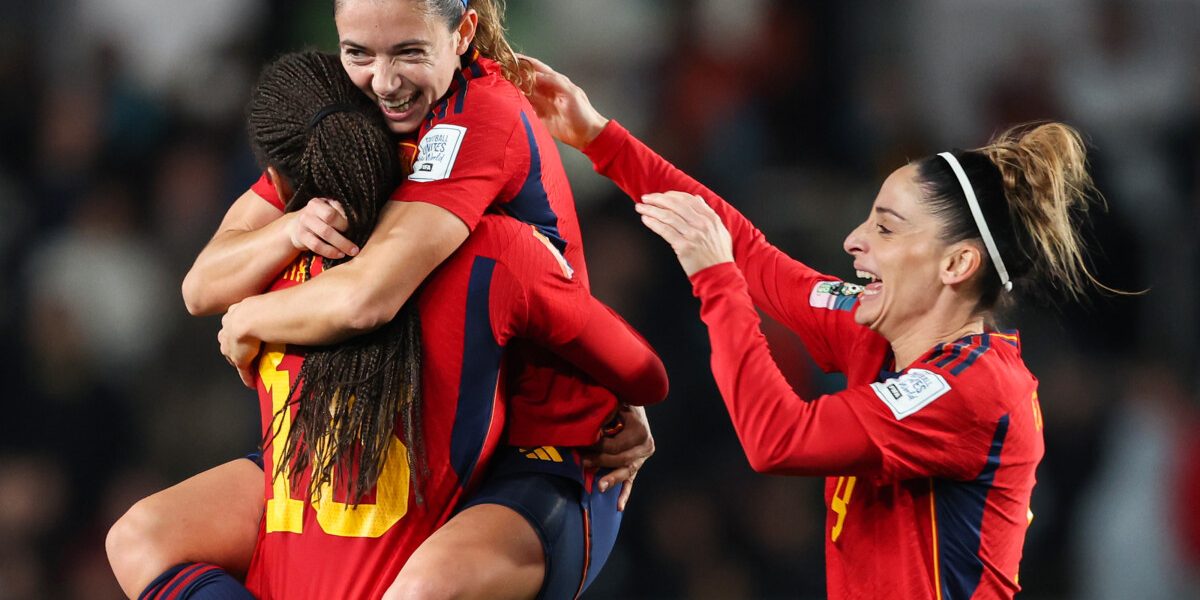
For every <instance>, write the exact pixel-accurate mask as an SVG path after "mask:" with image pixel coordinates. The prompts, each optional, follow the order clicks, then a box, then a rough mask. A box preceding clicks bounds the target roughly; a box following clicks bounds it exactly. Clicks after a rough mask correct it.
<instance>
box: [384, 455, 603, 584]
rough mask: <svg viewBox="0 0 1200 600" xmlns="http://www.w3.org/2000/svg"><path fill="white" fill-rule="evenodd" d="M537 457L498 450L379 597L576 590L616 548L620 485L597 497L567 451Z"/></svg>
mask: <svg viewBox="0 0 1200 600" xmlns="http://www.w3.org/2000/svg"><path fill="white" fill-rule="evenodd" d="M546 450H548V449H546V448H543V449H537V450H534V451H530V450H529V449H525V450H517V449H515V448H507V449H503V450H501V451H500V454H499V455H498V456H497V458H496V459H495V461H494V464H493V465H492V467H491V471H490V473H489V477H488V480H487V481H485V482H484V483H483V485H482V486H481V487H480V489H479V491H478V492H477V493H476V494H475V495H474V496H473V497H472V498H470V499H469V500H468V501H467V502H466V506H467V508H465V509H464V510H463V511H462V512H460V513H459V514H457V515H456V516H455V517H454V518H453V519H451V520H450V522H448V523H447V524H446V525H444V526H443V527H442V528H441V529H439V530H438V531H437V532H436V533H434V534H433V535H432V536H430V538H429V539H428V540H426V541H425V543H424V544H422V545H421V547H420V548H419V549H417V551H416V552H415V553H414V554H413V556H412V558H410V559H409V561H408V563H407V564H406V565H405V566H404V568H403V569H402V570H401V571H400V574H399V575H398V576H397V578H396V580H395V582H394V583H393V584H392V587H391V588H389V590H388V593H387V594H385V595H384V598H385V600H400V599H405V600H411V599H415V598H421V599H437V600H442V599H447V600H448V599H471V598H512V599H523V600H528V599H532V598H540V599H544V600H560V599H563V598H574V597H576V596H577V595H578V594H579V593H580V592H582V591H583V589H584V588H586V586H587V584H590V583H591V581H592V579H594V578H595V576H596V574H597V573H598V572H599V570H600V568H601V567H602V566H603V564H604V561H605V560H607V558H608V555H609V553H610V552H611V550H612V547H613V544H614V543H615V541H616V537H617V531H618V530H619V529H620V526H621V513H620V512H619V511H617V500H618V497H619V496H620V493H621V492H620V490H621V486H614V487H613V488H611V489H609V490H608V491H607V492H606V493H601V492H600V491H599V490H598V489H597V488H596V486H595V485H594V484H595V483H596V482H598V481H599V477H598V476H596V475H594V474H592V473H590V472H585V471H584V470H583V469H582V467H581V466H580V465H579V462H578V456H577V455H575V453H573V452H571V450H570V449H567V448H555V449H553V450H554V451H553V452H552V453H547V452H546ZM547 458H549V459H550V460H547ZM554 458H557V459H559V460H554Z"/></svg>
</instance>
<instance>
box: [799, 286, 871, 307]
mask: <svg viewBox="0 0 1200 600" xmlns="http://www.w3.org/2000/svg"><path fill="white" fill-rule="evenodd" d="M862 292H863V287H862V286H861V285H856V284H853V283H846V282H845V281H820V282H817V285H815V286H813V289H812V294H809V296H808V303H809V305H810V306H813V307H814V308H827V309H829V310H850V309H852V308H854V303H855V302H858V296H859V294H861V293H862Z"/></svg>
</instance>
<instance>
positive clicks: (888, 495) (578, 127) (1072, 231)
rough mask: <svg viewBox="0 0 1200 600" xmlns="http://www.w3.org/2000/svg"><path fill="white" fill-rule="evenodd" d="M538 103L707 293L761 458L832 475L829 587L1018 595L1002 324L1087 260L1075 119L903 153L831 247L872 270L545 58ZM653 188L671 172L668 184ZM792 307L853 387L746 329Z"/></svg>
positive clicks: (716, 370)
mask: <svg viewBox="0 0 1200 600" xmlns="http://www.w3.org/2000/svg"><path fill="white" fill-rule="evenodd" d="M531 62H533V63H534V64H535V66H536V67H537V68H538V85H537V93H536V95H535V97H534V99H533V100H534V106H535V107H537V108H538V110H539V113H540V115H541V116H542V118H543V120H544V121H545V122H546V123H547V124H548V125H549V126H550V128H551V130H552V131H553V132H554V133H555V135H556V136H558V137H559V138H560V139H562V140H563V141H564V142H566V143H568V144H570V145H572V146H575V147H576V148H579V149H581V150H583V151H584V152H585V153H586V154H587V155H588V156H589V157H590V158H591V159H592V161H593V163H594V166H595V168H596V170H597V171H598V172H600V173H601V174H603V175H605V176H607V177H609V178H611V179H613V180H614V181H615V182H616V183H617V184H618V185H619V186H620V187H621V188H622V189H623V190H624V191H625V192H626V193H627V194H629V195H630V196H631V197H633V198H634V199H637V200H639V201H640V202H639V203H638V205H637V207H636V208H637V212H638V213H639V214H640V215H641V218H642V221H643V223H644V224H645V225H646V226H647V227H648V228H650V229H651V230H652V231H654V232H655V233H657V234H658V235H660V236H661V237H662V238H663V239H665V240H666V241H667V242H669V243H670V244H671V247H672V248H673V249H674V250H675V252H676V255H677V256H678V258H679V261H680V263H681V264H682V265H683V268H684V271H685V272H686V273H687V275H688V276H689V278H690V279H691V281H692V285H693V288H694V292H695V294H696V296H697V297H698V298H700V300H701V309H700V316H701V318H702V319H703V320H704V322H705V324H706V325H707V326H708V330H709V336H710V339H711V343H712V368H713V375H714V377H715V378H716V381H717V385H718V387H719V388H720V391H721V395H722V397H723V399H724V401H725V404H726V407H727V408H728V410H729V414H730V416H731V417H732V420H733V424H734V427H735V429H736V430H737V434H738V437H739V439H740V440H741V443H742V446H743V448H744V450H745V452H746V456H747V457H748V458H749V460H750V464H751V465H752V466H753V467H754V468H755V469H756V470H758V471H760V472H766V473H782V474H791V475H822V476H825V477H827V479H826V486H825V498H826V502H827V505H828V507H829V511H828V513H827V519H826V522H827V526H826V562H827V565H826V572H827V578H828V591H829V597H830V598H834V599H837V598H893V599H909V598H914V599H915V598H922V599H928V598H938V599H939V600H942V599H945V600H949V599H951V598H954V599H962V598H1011V597H1012V596H1013V595H1014V594H1015V593H1016V592H1017V591H1018V590H1019V589H1020V586H1019V585H1018V563H1019V561H1020V558H1021V548H1022V545H1023V542H1024V538H1025V531H1026V528H1027V527H1028V524H1029V522H1030V520H1031V519H1032V515H1033V513H1032V511H1031V510H1030V506H1029V502H1030V495H1031V493H1032V491H1033V485H1034V471H1035V469H1036V468H1037V465H1038V463H1039V461H1040V460H1041V458H1042V454H1043V440H1042V417H1041V411H1040V408H1039V404H1038V396H1037V380H1036V379H1035V378H1034V377H1033V376H1032V375H1031V374H1030V373H1029V371H1028V370H1027V369H1026V367H1025V365H1024V363H1023V361H1022V358H1021V353H1020V338H1019V337H1018V335H1017V333H1016V332H1015V331H1009V332H1000V331H997V330H996V329H995V323H994V317H995V315H996V311H997V310H998V309H999V308H1001V307H1002V306H1003V305H1004V304H1006V303H1008V302H1009V301H1010V300H1011V299H1012V298H1013V297H1014V296H1016V295H1017V294H1019V293H1021V292H1023V291H1028V290H1033V289H1046V288H1053V289H1057V290H1059V291H1061V292H1064V294H1065V295H1066V296H1068V297H1077V296H1079V295H1080V294H1081V293H1083V292H1084V291H1085V288H1087V287H1088V286H1089V285H1091V284H1095V285H1099V284H1096V282H1095V280H1094V279H1093V278H1092V276H1091V275H1090V274H1089V273H1088V271H1087V268H1086V265H1085V258H1084V255H1083V251H1082V247H1081V241H1080V236H1079V231H1078V229H1077V219H1076V218H1075V217H1076V216H1078V215H1079V213H1080V212H1081V211H1083V210H1084V209H1085V208H1086V207H1087V204H1088V202H1089V199H1090V197H1091V192H1092V182H1091V179H1090V177H1089V176H1088V173H1087V170H1086V168H1085V149H1084V146H1083V144H1082V142H1081V141H1080V138H1079V136H1078V134H1077V133H1076V132H1075V131H1074V130H1073V129H1071V128H1070V127H1068V126H1066V125H1062V124H1058V123H1049V124H1043V125H1040V126H1036V127H1028V128H1021V129H1015V130H1010V131H1008V132H1006V133H1004V134H1002V135H1001V136H999V137H998V138H997V139H995V140H994V141H993V142H992V143H991V144H989V145H987V146H985V147H983V148H979V149H977V150H971V151H956V152H952V153H943V154H941V155H937V156H931V157H928V158H925V159H922V160H919V161H916V162H913V163H910V164H908V165H905V166H903V167H901V168H899V169H897V170H896V171H895V172H893V173H892V174H891V176H889V177H888V178H887V180H886V181H885V182H884V183H883V186H882V188H881V189H880V191H879V194H878V196H877V197H876V199H875V202H874V205H873V206H872V207H871V210H870V212H869V214H868V215H867V219H866V221H864V222H863V223H862V224H861V225H859V226H858V227H857V228H855V229H854V230H853V231H851V232H850V234H849V235H848V236H847V237H846V240H845V242H844V245H843V246H844V248H845V250H846V252H847V253H848V254H849V255H850V256H851V257H852V258H853V261H854V269H855V270H856V271H857V273H858V275H859V276H860V277H861V278H863V279H865V280H866V283H865V285H856V284H851V283H845V282H842V281H838V280H837V279H836V278H833V277H830V276H827V275H822V274H820V273H818V272H816V271H814V270H812V269H811V268H809V267H807V266H805V265H803V264H801V263H800V262H798V261H796V260H794V259H792V258H790V257H788V256H787V255H785V254H784V253H783V252H781V251H780V250H778V249H777V248H775V247H774V246H771V245H770V244H768V243H767V241H766V239H765V238H764V237H763V235H762V233H761V232H760V231H758V230H757V229H755V228H754V226H753V225H752V224H751V223H750V222H749V221H748V220H747V219H746V218H745V217H744V216H742V215H741V214H740V213H738V212H737V210H735V209H734V208H733V207H731V206H730V205H729V204H727V203H726V202H725V201H723V200H722V199H721V198H719V197H718V196H717V195H716V194H714V193H712V192H711V191H710V190H708V189H706V188H705V187H703V186H702V185H700V184H699V183H697V182H696V181H694V180H693V179H691V178H690V177H688V176H687V175H686V174H684V173H682V172H680V171H679V170H678V169H676V168H674V167H673V166H672V165H670V164H669V163H668V162H667V161H666V160H664V159H663V158H662V157H660V156H658V155H657V154H655V153H654V152H653V151H652V150H650V149H649V148H647V147H646V146H644V145H643V144H642V143H641V142H639V141H638V140H637V139H635V138H634V137H633V136H631V135H630V134H629V133H628V132H627V131H625V130H624V129H623V128H622V127H621V126H620V125H618V124H616V123H615V122H612V121H608V120H607V119H605V118H604V117H603V116H601V115H600V114H599V113H598V112H596V110H595V109H594V108H592V106H591V105H590V103H589V102H588V100H587V97H586V95H585V94H584V93H583V91H582V90H580V89H579V88H578V87H576V86H575V85H573V84H572V83H571V82H570V81H569V80H568V79H566V78H565V77H563V76H562V75H559V74H557V73H555V72H554V71H552V70H550V69H549V68H548V67H546V66H545V65H542V64H540V63H537V62H536V61H531ZM665 190H679V191H671V192H666V193H656V192H663V191H665ZM756 307H757V308H760V309H762V310H763V311H764V312H766V313H767V314H768V315H770V316H771V317H773V318H774V319H776V320H778V321H779V322H781V323H784V324H785V325H787V326H788V327H789V328H790V329H792V330H793V331H795V332H796V333H797V334H798V335H799V336H800V338H801V339H802V340H803V342H804V344H805V345H806V347H807V349H808V350H809V352H810V353H811V354H812V356H813V357H814V358H815V359H816V361H817V362H818V364H819V365H820V366H821V367H822V368H823V369H825V370H827V371H831V372H832V371H839V372H842V373H845V375H846V377H847V388H846V389H845V390H844V391H842V392H839V393H836V394H830V395H826V396H821V397H818V398H801V397H799V396H798V395H797V394H796V393H795V392H794V391H793V390H792V389H791V388H790V387H789V386H788V384H787V383H786V381H785V380H784V378H783V376H782V375H781V373H780V371H779V369H778V368H777V367H776V365H775V362H774V361H773V359H772V358H771V354H770V353H769V351H768V349H767V343H766V340H765V338H764V337H763V336H762V334H761V333H760V331H759V317H758V313H757V312H756V311H755V308H756Z"/></svg>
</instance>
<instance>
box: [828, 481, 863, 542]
mask: <svg viewBox="0 0 1200 600" xmlns="http://www.w3.org/2000/svg"><path fill="white" fill-rule="evenodd" d="M857 479H858V478H857V477H838V480H837V487H835V488H834V489H833V498H832V499H831V500H830V501H829V509H830V510H832V511H833V512H834V514H836V515H837V521H835V522H834V523H833V529H831V530H830V531H829V541H831V542H836V541H837V540H838V538H839V537H841V535H842V525H845V523H846V507H847V505H849V504H850V494H853V493H854V482H855V481H856V480H857ZM843 486H844V489H843Z"/></svg>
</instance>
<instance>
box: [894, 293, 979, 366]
mask: <svg viewBox="0 0 1200 600" xmlns="http://www.w3.org/2000/svg"><path fill="white" fill-rule="evenodd" d="M983 327H984V324H983V317H982V316H980V315H977V314H974V313H973V311H971V310H970V309H969V307H968V305H967V304H965V303H962V304H960V303H955V306H954V307H953V308H950V309H948V310H943V311H937V310H934V311H930V312H929V313H926V314H925V315H924V316H923V317H922V318H921V319H919V320H918V322H917V323H914V324H913V325H912V326H911V327H907V328H905V330H904V331H902V332H900V333H898V334H896V335H895V336H891V335H885V337H887V339H888V342H889V343H890V344H891V346H892V355H893V356H894V357H895V359H896V370H897V371H902V370H904V369H905V368H907V367H909V366H910V365H912V363H913V362H914V361H916V360H917V359H918V358H920V357H921V355H923V354H925V353H926V352H928V351H929V349H930V348H933V347H934V346H936V345H938V344H942V343H947V342H953V341H955V340H957V339H960V338H962V337H964V336H967V335H972V334H977V333H983Z"/></svg>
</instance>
